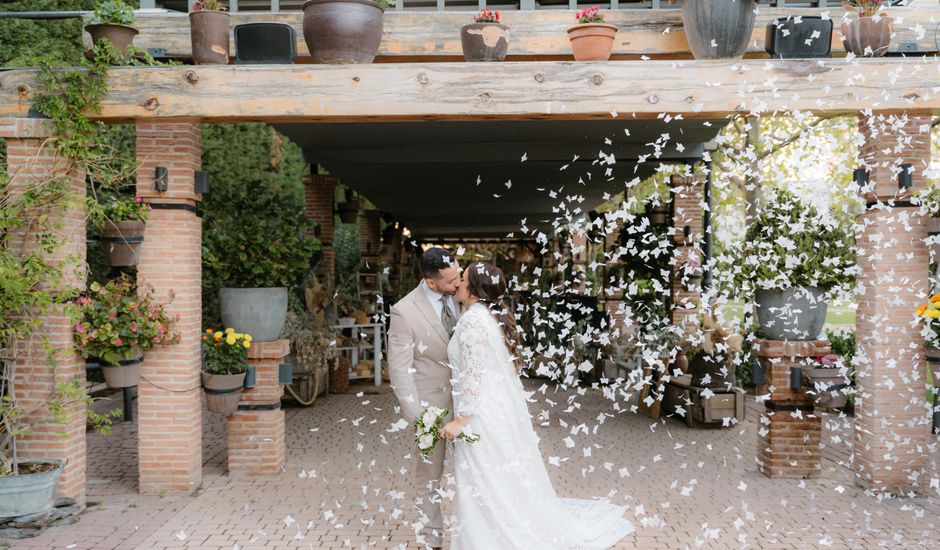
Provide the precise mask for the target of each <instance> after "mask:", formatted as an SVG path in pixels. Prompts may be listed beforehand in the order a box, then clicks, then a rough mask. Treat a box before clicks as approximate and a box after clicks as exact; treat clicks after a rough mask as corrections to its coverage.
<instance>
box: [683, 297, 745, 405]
mask: <svg viewBox="0 0 940 550" xmlns="http://www.w3.org/2000/svg"><path fill="white" fill-rule="evenodd" d="M743 343H744V336H743V335H742V334H741V332H740V331H738V330H737V329H736V328H735V327H732V326H729V325H726V324H722V323H721V320H720V318H719V317H718V316H717V315H715V313H714V312H713V311H712V310H710V309H706V310H705V311H703V312H702V314H701V315H700V316H699V319H698V322H697V323H696V324H694V325H691V326H687V327H686V332H685V334H684V338H683V348H684V349H686V350H688V351H687V353H689V354H690V355H691V359H689V372H691V373H692V383H691V385H693V386H696V387H700V388H722V387H727V386H731V385H734V374H735V372H734V371H735V369H734V366H733V364H734V359H735V357H736V356H738V355H739V354H740V353H741V351H742V346H743Z"/></svg>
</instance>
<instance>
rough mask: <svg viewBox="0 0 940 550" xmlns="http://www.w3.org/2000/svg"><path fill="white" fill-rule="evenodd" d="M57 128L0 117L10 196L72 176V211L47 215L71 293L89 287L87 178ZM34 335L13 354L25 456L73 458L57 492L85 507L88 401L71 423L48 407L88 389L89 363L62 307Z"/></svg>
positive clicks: (71, 409)
mask: <svg viewBox="0 0 940 550" xmlns="http://www.w3.org/2000/svg"><path fill="white" fill-rule="evenodd" d="M51 135H52V133H51V125H50V124H48V121H46V120H37V119H0V137H2V138H6V140H7V168H8V170H9V175H10V197H11V198H12V199H14V200H15V198H16V197H19V196H21V195H22V192H23V191H24V190H25V189H27V188H28V187H33V186H36V185H41V184H42V183H43V182H47V181H49V180H51V179H54V178H66V185H65V187H66V193H67V198H66V200H67V206H66V207H65V209H60V210H55V211H51V212H47V214H48V216H49V218H48V223H49V226H50V227H51V228H54V229H53V230H54V231H55V233H56V236H57V237H59V238H61V239H63V240H62V244H61V246H60V247H59V248H58V250H57V251H56V253H55V255H54V256H52V257H50V258H48V259H49V260H50V262H51V263H52V264H58V266H59V267H60V268H61V269H62V274H63V279H62V281H61V286H62V288H64V289H67V288H73V289H84V288H85V276H86V272H85V214H84V203H85V175H84V173H81V172H79V171H76V170H74V168H73V167H72V163H71V162H70V161H69V160H68V159H66V158H64V157H62V156H61V155H59V153H58V151H57V150H56V148H55V147H54V146H53V145H52V144H51V143H50V142H49V139H48V138H49V137H50V136H51ZM37 236H38V235H36V234H35V233H31V234H22V235H17V237H16V238H17V239H19V238H22V240H21V241H18V242H17V243H16V244H14V246H16V247H19V246H22V247H23V248H24V249H25V250H29V249H34V248H35V247H36V244H37V243H36V237H37ZM38 320H39V325H38V327H37V329H36V330H35V331H34V333H33V336H34V337H33V338H31V339H30V340H29V341H27V342H20V346H19V349H16V350H15V352H16V355H15V356H14V357H13V361H14V369H15V372H16V379H15V381H14V384H15V388H16V397H17V400H18V403H19V405H21V406H22V408H23V410H24V411H25V412H26V416H25V417H24V418H23V422H24V424H26V425H28V427H29V428H30V430H31V433H30V435H26V436H22V437H18V438H17V450H18V456H19V457H20V458H57V459H66V460H67V461H68V464H66V466H65V469H64V471H63V472H62V478H61V480H60V481H59V486H58V495H59V496H66V497H71V498H74V499H75V500H76V501H78V503H79V504H80V505H84V503H85V464H86V456H85V453H86V448H85V404H84V403H76V402H71V403H67V404H66V406H65V414H66V416H67V418H68V424H67V425H61V424H56V423H54V422H52V417H51V415H50V414H49V411H48V409H47V408H46V404H47V402H48V401H49V399H51V398H52V397H53V394H54V392H55V386H56V384H58V383H62V382H69V381H71V380H76V379H77V380H78V381H79V383H80V384H81V385H82V388H84V387H85V361H84V359H82V357H81V356H80V355H79V354H78V353H77V352H76V350H75V348H74V347H73V344H72V323H71V321H70V319H69V318H68V316H66V315H65V312H64V311H63V309H62V308H61V307H53V308H50V309H49V310H48V311H46V312H45V313H43V314H42V315H41V316H40V317H39V318H38ZM44 338H45V339H47V341H48V343H49V344H50V345H51V346H52V348H53V349H55V354H54V356H53V359H54V361H55V367H51V366H50V365H49V363H48V358H47V356H46V352H45V350H44V349H43V342H42V340H43V339H44Z"/></svg>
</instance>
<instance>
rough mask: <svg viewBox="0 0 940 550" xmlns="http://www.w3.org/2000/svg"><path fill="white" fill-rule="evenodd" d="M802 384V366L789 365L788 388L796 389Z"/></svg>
mask: <svg viewBox="0 0 940 550" xmlns="http://www.w3.org/2000/svg"><path fill="white" fill-rule="evenodd" d="M802 385H803V367H790V389H792V390H798V389H800V387H801V386H802Z"/></svg>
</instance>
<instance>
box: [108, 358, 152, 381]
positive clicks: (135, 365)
mask: <svg viewBox="0 0 940 550" xmlns="http://www.w3.org/2000/svg"><path fill="white" fill-rule="evenodd" d="M142 365H143V358H140V357H138V358H137V359H128V360H126V361H121V362H120V363H119V364H118V365H116V366H115V365H101V372H102V373H103V374H104V383H105V384H107V385H108V387H109V388H114V389H122V388H132V387H134V386H138V385H140V368H141V366H142Z"/></svg>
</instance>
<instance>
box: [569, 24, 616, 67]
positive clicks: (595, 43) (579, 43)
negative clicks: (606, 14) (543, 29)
mask: <svg viewBox="0 0 940 550" xmlns="http://www.w3.org/2000/svg"><path fill="white" fill-rule="evenodd" d="M616 35H617V27H615V26H614V25H609V24H607V23H580V24H578V25H574V26H573V27H570V28H568V40H570V41H571V53H572V54H573V55H574V60H575V61H607V60H608V59H610V53H611V52H612V51H613V49H614V37H615V36H616Z"/></svg>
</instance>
